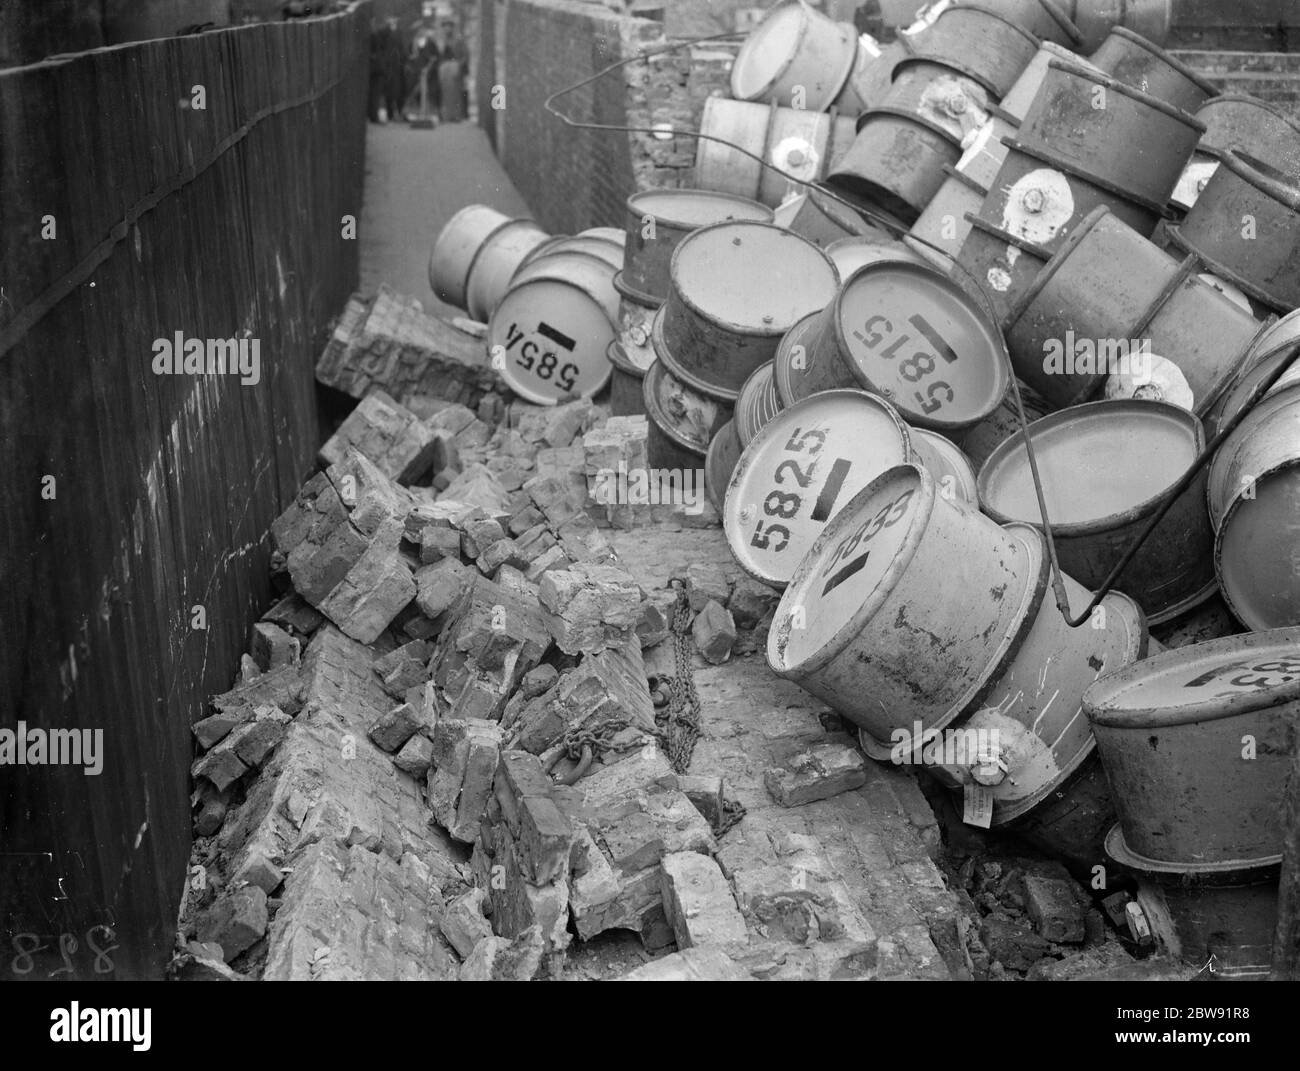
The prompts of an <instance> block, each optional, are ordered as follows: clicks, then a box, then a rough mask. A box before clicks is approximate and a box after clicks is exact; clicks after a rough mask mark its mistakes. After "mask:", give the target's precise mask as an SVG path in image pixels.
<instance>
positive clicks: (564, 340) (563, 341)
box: [537, 321, 577, 353]
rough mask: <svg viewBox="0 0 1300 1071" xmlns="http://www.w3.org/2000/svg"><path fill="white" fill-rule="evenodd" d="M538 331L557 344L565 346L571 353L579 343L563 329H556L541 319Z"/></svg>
mask: <svg viewBox="0 0 1300 1071" xmlns="http://www.w3.org/2000/svg"><path fill="white" fill-rule="evenodd" d="M537 333H538V334H539V335H545V336H546V337H547V338H549V339H550V340H551V341H552V342H554V343H555V344H556V345H557V346H563V347H564V348H565V349H566V350H568V351H569V352H570V353H572V352H573V348H574V346H576V345H577V343H576V342H574V341H573V339H571V338H570V337H569V336H568V335H566V334H564V333H563V332H562V331H557V330H555V328H553V327H552V326H551V325H550V324H548V323H542V322H541V321H539V322H538V324H537Z"/></svg>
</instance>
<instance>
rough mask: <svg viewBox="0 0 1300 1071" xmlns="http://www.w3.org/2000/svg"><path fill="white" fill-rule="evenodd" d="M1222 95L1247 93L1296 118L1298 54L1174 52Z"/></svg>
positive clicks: (1299, 111) (1299, 115) (1299, 113)
mask: <svg viewBox="0 0 1300 1071" xmlns="http://www.w3.org/2000/svg"><path fill="white" fill-rule="evenodd" d="M1174 54H1175V55H1176V56H1178V58H1179V59H1181V60H1182V61H1183V62H1184V63H1186V64H1187V65H1188V66H1189V67H1191V68H1192V69H1193V70H1195V71H1198V72H1199V73H1200V74H1201V75H1203V76H1204V77H1206V78H1208V79H1209V80H1210V81H1211V82H1213V83H1214V84H1215V85H1216V86H1218V88H1219V89H1220V90H1221V91H1222V92H1224V93H1249V94H1251V95H1252V96H1255V97H1259V98H1260V99H1261V100H1267V101H1270V102H1271V103H1273V104H1280V105H1285V106H1286V107H1288V108H1290V109H1291V111H1292V112H1293V113H1295V114H1296V116H1297V118H1300V53H1297V52H1218V51H1192V50H1182V49H1180V50H1177V51H1175V53H1174Z"/></svg>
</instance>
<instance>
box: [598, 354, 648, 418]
mask: <svg viewBox="0 0 1300 1071" xmlns="http://www.w3.org/2000/svg"><path fill="white" fill-rule="evenodd" d="M605 355H606V356H607V357H608V358H609V363H610V367H611V371H610V376H609V413H610V416H640V415H643V414H644V413H645V398H644V396H643V394H642V387H641V381H642V380H644V379H645V374H646V371H647V368H648V366H647V368H642V367H641V366H640V365H639V364H637V363H636V362H634V361H632V360H631V359H629V357H628V355H627V351H626V350H625V349H624V348H623V344H622V342H620V341H619V340H618V339H615V340H614V341H613V342H611V343H610V344H609V349H608V350H606V351H605Z"/></svg>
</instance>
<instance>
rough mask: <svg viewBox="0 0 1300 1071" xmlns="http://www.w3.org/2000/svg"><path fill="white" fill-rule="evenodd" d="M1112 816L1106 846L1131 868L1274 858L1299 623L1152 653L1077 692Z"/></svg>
mask: <svg viewBox="0 0 1300 1071" xmlns="http://www.w3.org/2000/svg"><path fill="white" fill-rule="evenodd" d="M1083 706H1084V711H1085V712H1086V713H1087V715H1088V718H1089V719H1090V720H1091V722H1092V729H1093V733H1094V735H1095V736H1096V738H1097V747H1098V749H1099V751H1100V753H1101V759H1102V763H1103V765H1104V766H1105V768H1106V776H1107V777H1108V779H1109V780H1110V784H1111V789H1112V792H1113V795H1114V799H1115V807H1116V811H1117V812H1118V815H1119V827H1120V833H1119V834H1118V835H1117V836H1115V837H1114V839H1113V842H1112V844H1111V845H1110V846H1109V847H1110V850H1111V852H1112V854H1113V855H1114V857H1115V858H1116V859H1119V860H1120V861H1121V862H1125V863H1127V862H1129V861H1130V860H1131V861H1132V864H1133V865H1134V866H1136V867H1137V868H1138V869H1151V870H1159V869H1161V868H1167V869H1169V870H1173V871H1178V872H1184V873H1198V872H1199V873H1211V872H1216V871H1221V870H1234V869H1239V868H1242V867H1247V866H1261V865H1270V864H1273V863H1276V862H1278V861H1279V860H1280V858H1281V852H1282V813H1281V807H1280V806H1279V802H1280V801H1281V799H1282V791H1283V789H1284V787H1285V785H1286V778H1287V773H1288V771H1289V769H1290V766H1291V752H1292V747H1293V742H1292V741H1293V738H1292V736H1291V733H1290V732H1289V726H1293V725H1294V724H1295V720H1296V718H1297V716H1300V628H1287V629H1277V630H1275V631H1272V632H1256V633H1248V634H1246V635H1242V636H1228V637H1225V638H1224V639H1219V640H1210V641H1209V642H1208V643H1198V644H1193V645H1192V646H1190V647H1180V648H1179V649H1177V650H1175V651H1165V652H1163V653H1161V654H1158V655H1153V656H1152V657H1151V658H1148V659H1146V660H1145V661H1142V662H1138V663H1136V664H1134V665H1132V666H1128V667H1126V668H1124V669H1121V670H1118V671H1117V672H1115V673H1108V674H1107V675H1106V676H1105V677H1103V678H1101V679H1100V680H1098V681H1097V682H1096V683H1095V684H1093V685H1092V686H1091V687H1090V688H1089V689H1088V690H1087V691H1086V692H1085V693H1084V697H1083Z"/></svg>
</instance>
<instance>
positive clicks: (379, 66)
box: [370, 18, 405, 123]
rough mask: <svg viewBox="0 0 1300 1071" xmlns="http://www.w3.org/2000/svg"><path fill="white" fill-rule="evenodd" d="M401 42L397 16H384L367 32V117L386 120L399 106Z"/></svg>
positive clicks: (391, 116) (400, 92)
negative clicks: (368, 55)
mask: <svg viewBox="0 0 1300 1071" xmlns="http://www.w3.org/2000/svg"><path fill="white" fill-rule="evenodd" d="M402 82H403V78H402V42H401V38H400V37H399V35H398V32H397V20H396V19H391V18H390V19H385V20H384V22H383V23H382V24H381V25H380V26H379V28H378V29H376V30H375V31H374V33H372V34H371V35H370V119H371V121H372V122H376V123H386V122H388V120H389V119H391V118H397V117H398V116H399V115H400V112H401V108H402V100H403V98H404V97H405V93H404V92H403V85H402Z"/></svg>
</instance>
